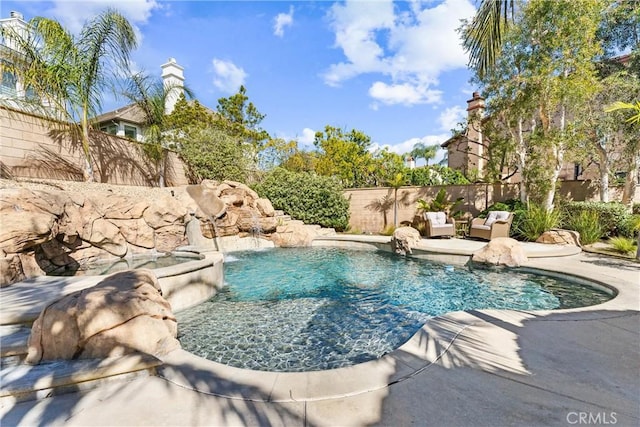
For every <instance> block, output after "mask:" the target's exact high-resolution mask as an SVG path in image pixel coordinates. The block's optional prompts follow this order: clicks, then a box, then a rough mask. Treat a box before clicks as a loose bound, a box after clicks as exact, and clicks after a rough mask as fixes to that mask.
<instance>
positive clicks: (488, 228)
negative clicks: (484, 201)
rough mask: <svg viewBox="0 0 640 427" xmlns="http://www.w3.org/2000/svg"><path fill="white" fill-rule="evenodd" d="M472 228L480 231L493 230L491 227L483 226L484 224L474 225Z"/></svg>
mask: <svg viewBox="0 0 640 427" xmlns="http://www.w3.org/2000/svg"><path fill="white" fill-rule="evenodd" d="M471 228H477V229H478V230H491V226H490V225H482V224H477V225H472V226H471Z"/></svg>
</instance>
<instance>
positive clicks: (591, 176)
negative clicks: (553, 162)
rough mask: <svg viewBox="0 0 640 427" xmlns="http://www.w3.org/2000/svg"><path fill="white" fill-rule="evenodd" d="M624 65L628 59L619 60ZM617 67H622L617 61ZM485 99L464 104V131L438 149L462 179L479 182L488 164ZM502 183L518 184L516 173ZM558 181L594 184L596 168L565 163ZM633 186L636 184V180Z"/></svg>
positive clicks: (505, 174) (505, 173)
mask: <svg viewBox="0 0 640 427" xmlns="http://www.w3.org/2000/svg"><path fill="white" fill-rule="evenodd" d="M621 59H626V60H627V61H628V55H627V56H626V57H621ZM620 62H621V63H624V62H622V61H620ZM485 108H486V106H485V99H484V98H483V97H482V96H481V95H480V94H479V93H478V92H474V93H473V95H472V97H471V99H469V100H468V101H467V127H466V129H465V130H464V131H463V132H461V133H459V134H457V135H454V136H452V137H451V138H449V139H448V140H446V141H445V142H443V143H442V144H441V145H440V147H442V148H444V149H446V150H447V162H448V166H449V167H450V168H452V169H455V170H459V171H461V172H462V173H463V174H465V176H477V178H478V179H482V177H483V176H484V173H485V168H486V166H487V162H488V156H489V146H490V144H491V139H490V137H489V136H488V135H486V134H485V132H484V130H483V129H484V128H485V127H486V122H487V117H486V116H485ZM614 174H615V175H616V176H617V177H624V176H625V172H622V171H615V172H614ZM501 176H502V182H504V183H519V182H521V180H522V177H521V174H520V171H518V170H517V169H516V168H514V167H509V166H505V167H504V168H503V170H502V171H501ZM558 179H559V180H561V181H589V180H591V181H596V180H598V179H599V171H598V167H597V165H596V164H595V163H594V162H590V163H588V164H587V165H586V166H585V165H582V164H580V163H574V162H565V163H564V164H563V166H562V169H561V170H560V174H559V176H558ZM636 182H640V181H639V180H638V179H636Z"/></svg>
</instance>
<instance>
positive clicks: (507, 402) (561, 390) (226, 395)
mask: <svg viewBox="0 0 640 427" xmlns="http://www.w3.org/2000/svg"><path fill="white" fill-rule="evenodd" d="M337 240H338V241H342V242H343V243H342V244H343V245H348V243H349V241H350V240H353V239H352V238H349V237H344V238H343V237H341V238H339V239H337ZM382 240H384V239H382ZM382 240H381V239H380V238H378V237H376V238H373V237H371V238H366V239H360V244H366V243H378V242H379V241H382ZM386 241H388V238H386ZM327 244H328V243H327ZM482 245H484V242H477V241H471V240H461V239H450V240H429V241H423V243H422V244H421V246H420V247H419V248H418V249H419V250H418V251H416V252H424V253H425V254H429V253H444V254H451V255H453V256H456V255H460V256H462V255H466V256H467V257H468V254H469V253H471V252H473V251H474V250H476V249H478V248H479V247H480V246H482ZM423 246H424V247H423ZM543 246H545V247H541V246H538V245H533V246H532V245H525V248H526V250H527V255H528V256H530V260H529V262H528V263H527V267H531V268H537V269H543V270H548V271H554V272H557V273H561V274H570V275H575V276H578V277H583V278H588V279H592V280H595V281H597V282H600V283H602V284H604V285H607V286H611V287H614V288H616V289H617V290H618V295H617V296H616V297H615V298H614V299H612V300H611V301H608V302H606V303H604V304H600V305H597V306H593V307H586V308H580V309H572V310H557V311H536V312H523V311H511V310H504V311H500V310H478V311H471V312H456V313H449V314H447V315H444V316H440V317H437V318H434V319H432V320H430V321H429V322H427V324H425V326H424V327H423V328H422V329H421V330H420V331H419V332H418V333H417V334H416V335H415V336H414V337H413V338H412V339H411V340H410V341H409V342H407V343H406V344H404V345H403V346H402V347H401V348H399V349H398V350H396V351H394V352H392V353H390V354H389V355H387V356H385V357H383V358H381V359H379V360H376V361H372V362H367V363H363V364H359V365H356V366H352V367H348V368H341V369H335V370H328V371H320V372H307V373H270V372H256V371H248V370H243V369H237V368H231V367H228V366H224V365H220V364H216V363H214V362H210V361H207V360H203V359H201V358H198V357H196V356H194V355H191V354H189V353H187V352H184V351H177V352H174V353H173V354H171V355H169V356H168V357H166V358H164V360H163V362H164V364H163V365H162V366H160V367H158V368H157V375H156V376H149V377H140V378H135V379H133V380H130V381H113V382H107V383H103V384H101V385H100V386H99V387H97V388H95V389H90V390H86V391H83V392H78V393H71V394H64V395H59V396H54V397H50V398H47V399H42V400H37V401H30V402H22V403H6V404H3V406H1V407H0V416H1V417H2V418H1V420H0V421H1V423H2V425H44V424H46V425H83V426H84V425H287V426H289V425H301V426H302V425H305V426H306V425H311V426H313V425H318V426H321V425H327V426H342V425H389V426H400V425H411V424H415V425H462V426H465V425H575V424H578V423H581V424H587V423H588V424H617V425H638V424H640V397H638V396H640V371H639V366H640V356H639V351H640V333H639V330H640V316H639V314H640V311H639V310H640V264H637V263H634V262H630V261H624V260H620V259H616V258H610V257H606V256H601V255H595V254H588V253H577V254H573V255H571V254H569V253H564V254H559V253H557V252H554V251H557V250H559V249H561V248H564V249H562V250H567V249H566V247H555V246H546V245H543ZM536 254H537V255H538V256H535V255H536ZM532 255H534V256H532ZM561 255H564V256H561ZM417 256H420V254H417ZM581 420H582V421H581Z"/></svg>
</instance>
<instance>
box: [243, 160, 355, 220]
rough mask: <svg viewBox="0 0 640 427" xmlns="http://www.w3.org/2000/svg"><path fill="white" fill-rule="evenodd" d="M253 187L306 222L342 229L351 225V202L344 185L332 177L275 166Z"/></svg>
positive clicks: (262, 195) (293, 215) (279, 206)
mask: <svg viewBox="0 0 640 427" xmlns="http://www.w3.org/2000/svg"><path fill="white" fill-rule="evenodd" d="M254 190H256V192H257V193H258V194H259V195H260V196H261V197H266V198H268V199H269V200H271V204H273V207H274V208H276V209H280V210H283V211H284V212H286V213H287V214H288V215H291V216H292V217H293V218H296V219H299V220H301V221H303V222H304V223H306V224H319V225H321V226H323V227H333V228H335V229H336V230H337V231H343V230H345V229H346V228H347V227H348V226H349V201H348V200H347V199H346V198H345V197H344V194H343V192H342V187H341V186H340V184H338V183H337V182H336V181H335V180H334V179H332V178H330V177H324V176H319V175H316V174H314V173H310V172H290V171H288V170H286V169H282V168H276V169H274V170H273V171H271V172H270V173H268V174H267V175H266V177H265V178H264V179H263V180H262V182H260V183H258V184H256V185H254Z"/></svg>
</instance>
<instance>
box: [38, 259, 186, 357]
mask: <svg viewBox="0 0 640 427" xmlns="http://www.w3.org/2000/svg"><path fill="white" fill-rule="evenodd" d="M177 331H178V329H177V322H176V319H175V317H174V316H173V313H172V311H171V306H170V304H169V302H167V300H165V299H164V298H163V297H162V291H161V289H160V285H159V283H158V280H157V278H156V277H155V276H154V274H153V273H152V272H151V271H150V270H144V269H140V270H130V271H125V272H121V273H116V274H113V275H111V276H108V277H107V278H105V279H104V280H103V281H101V282H100V283H98V284H97V285H96V286H93V287H91V288H88V289H84V290H81V291H77V292H74V293H72V294H69V295H67V296H64V297H62V298H60V299H58V300H56V301H54V302H52V303H51V304H49V305H48V306H47V307H46V308H45V309H44V310H43V311H42V312H41V313H40V316H38V318H37V319H36V321H35V322H34V323H33V327H32V329H31V335H30V336H29V352H28V355H27V358H26V362H27V363H30V364H37V363H39V362H41V361H43V360H53V359H87V358H105V357H113V356H121V355H124V354H129V353H134V352H143V353H147V354H151V355H155V356H161V355H164V354H167V353H169V352H171V351H173V350H175V349H178V348H180V343H179V342H178V340H177V339H176V336H177Z"/></svg>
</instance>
